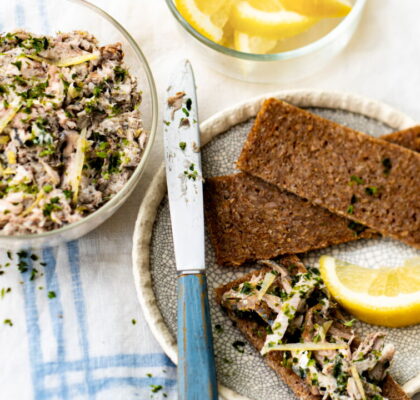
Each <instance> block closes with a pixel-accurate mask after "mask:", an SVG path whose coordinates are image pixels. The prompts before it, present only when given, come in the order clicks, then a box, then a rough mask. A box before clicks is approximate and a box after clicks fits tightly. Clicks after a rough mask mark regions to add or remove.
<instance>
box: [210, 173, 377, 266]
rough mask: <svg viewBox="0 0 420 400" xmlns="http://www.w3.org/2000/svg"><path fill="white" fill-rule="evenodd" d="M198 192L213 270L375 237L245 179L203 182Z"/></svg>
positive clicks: (293, 197) (286, 194)
mask: <svg viewBox="0 0 420 400" xmlns="http://www.w3.org/2000/svg"><path fill="white" fill-rule="evenodd" d="M204 188H205V190H204V198H205V212H206V220H207V228H208V231H209V235H210V240H211V242H212V244H213V247H214V249H215V252H216V259H217V263H218V264H219V265H226V266H238V265H241V264H243V263H245V262H247V261H254V260H260V259H270V258H274V257H277V256H279V255H282V254H296V253H304V252H307V251H310V250H315V249H321V248H324V247H328V246H332V245H335V244H340V243H346V242H350V241H352V240H356V239H358V238H371V237H373V236H374V235H375V233H374V232H373V231H372V230H371V229H364V228H363V227H361V226H356V228H358V229H359V230H358V231H357V229H355V227H354V226H353V225H354V224H352V223H350V220H348V219H346V218H343V217H340V216H338V215H336V214H333V213H331V212H329V211H328V210H327V209H325V208H322V207H319V206H314V205H312V204H311V203H309V202H308V201H307V200H305V199H302V198H300V197H298V196H296V195H294V194H292V193H289V192H286V191H285V190H280V189H278V188H277V187H275V186H273V185H270V184H269V183H266V182H264V181H262V180H261V179H258V178H255V177H253V176H251V175H248V174H244V173H240V174H235V175H229V176H221V177H216V178H208V179H206V182H205V186H204ZM358 232H359V233H358Z"/></svg>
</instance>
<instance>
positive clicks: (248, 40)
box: [233, 31, 278, 54]
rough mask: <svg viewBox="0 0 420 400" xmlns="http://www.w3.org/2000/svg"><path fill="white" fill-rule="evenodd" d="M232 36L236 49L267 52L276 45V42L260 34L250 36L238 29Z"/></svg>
mask: <svg viewBox="0 0 420 400" xmlns="http://www.w3.org/2000/svg"><path fill="white" fill-rule="evenodd" d="M233 38H234V39H233V40H234V46H235V49H236V50H238V51H242V52H243V53H253V54H267V53H269V52H270V51H271V50H273V49H274V48H275V47H276V45H277V42H278V41H277V40H273V39H267V38H264V37H261V36H250V35H248V34H246V33H243V32H239V31H235V32H234V35H233Z"/></svg>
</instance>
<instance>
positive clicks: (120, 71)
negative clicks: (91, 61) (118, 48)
mask: <svg viewBox="0 0 420 400" xmlns="http://www.w3.org/2000/svg"><path fill="white" fill-rule="evenodd" d="M114 74H115V80H116V82H124V81H125V78H126V77H127V75H128V71H127V70H126V69H124V68H121V67H120V66H118V65H117V66H116V67H115V68H114Z"/></svg>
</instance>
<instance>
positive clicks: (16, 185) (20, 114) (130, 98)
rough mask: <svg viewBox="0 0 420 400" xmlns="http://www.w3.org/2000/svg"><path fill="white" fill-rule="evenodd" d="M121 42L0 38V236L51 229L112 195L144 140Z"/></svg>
mask: <svg viewBox="0 0 420 400" xmlns="http://www.w3.org/2000/svg"><path fill="white" fill-rule="evenodd" d="M123 58H124V54H123V51H122V47H121V44H119V43H116V44H110V45H105V46H100V45H99V44H98V41H97V39H96V38H95V37H94V36H92V35H91V34H89V33H86V32H79V31H75V32H71V33H58V34H57V35H56V36H54V37H46V36H37V35H33V34H30V33H27V32H24V31H18V32H13V33H7V34H4V35H0V234H5V235H19V234H31V233H40V232H45V231H50V230H53V229H56V228H60V227H61V226H63V225H65V224H69V223H73V222H76V221H78V220H80V219H82V218H83V217H84V216H86V215H88V214H90V213H92V212H93V211H95V210H97V209H98V208H100V207H101V206H102V205H103V204H104V203H106V202H107V201H108V200H109V199H110V198H111V197H112V196H113V195H115V194H116V193H117V192H118V191H119V190H120V189H121V188H122V187H123V186H124V184H125V183H126V182H127V181H128V179H129V178H130V176H131V175H132V173H133V171H134V169H135V168H136V166H137V165H138V163H139V161H140V159H141V157H142V152H143V149H144V147H145V144H146V141H147V134H146V132H145V131H144V130H143V127H142V120H141V114H140V110H139V106H140V103H141V92H140V91H139V89H138V85H137V80H136V78H135V77H133V76H131V74H130V73H129V71H128V69H127V67H126V65H125V64H124V60H123Z"/></svg>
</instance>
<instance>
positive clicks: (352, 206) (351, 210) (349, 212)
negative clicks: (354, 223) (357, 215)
mask: <svg viewBox="0 0 420 400" xmlns="http://www.w3.org/2000/svg"><path fill="white" fill-rule="evenodd" d="M347 213H348V214H354V205H353V204H350V205H349V206H348V207H347Z"/></svg>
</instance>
